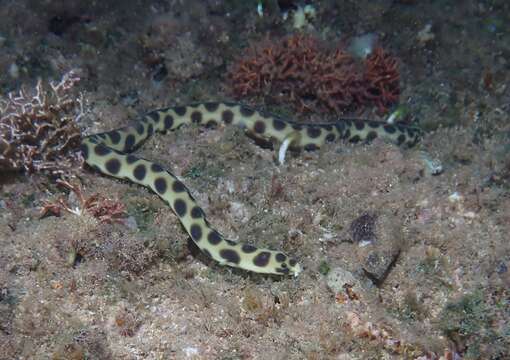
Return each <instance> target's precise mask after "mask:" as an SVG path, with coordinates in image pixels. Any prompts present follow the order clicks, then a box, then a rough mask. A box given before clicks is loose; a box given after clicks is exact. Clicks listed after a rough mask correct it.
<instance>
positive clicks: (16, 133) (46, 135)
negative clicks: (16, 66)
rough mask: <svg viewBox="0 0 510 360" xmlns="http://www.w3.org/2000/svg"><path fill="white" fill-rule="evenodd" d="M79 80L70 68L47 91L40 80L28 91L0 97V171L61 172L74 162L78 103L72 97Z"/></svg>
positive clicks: (76, 155) (76, 157)
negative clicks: (69, 70) (4, 97)
mask: <svg viewBox="0 0 510 360" xmlns="http://www.w3.org/2000/svg"><path fill="white" fill-rule="evenodd" d="M79 80H80V79H79V77H78V76H77V74H76V73H75V72H73V71H71V72H69V73H67V74H65V75H64V76H63V77H62V80H61V81H60V82H58V83H53V82H50V84H49V88H50V89H49V90H47V89H46V87H45V86H43V83H42V81H41V80H39V81H38V82H37V85H36V87H35V89H34V90H33V91H32V92H27V91H26V90H23V89H22V90H20V91H19V92H18V93H11V94H9V95H8V97H7V99H2V98H0V171H26V172H28V173H33V172H41V171H45V172H48V173H52V174H58V173H62V172H65V170H66V169H70V168H71V167H72V166H73V165H74V164H76V163H77V162H78V159H79V155H78V154H77V153H76V152H74V153H73V150H76V149H77V147H78V145H79V143H80V137H81V133H80V129H79V128H78V126H77V120H78V119H79V118H80V117H81V115H82V114H83V109H82V102H81V100H80V99H79V98H77V97H76V96H73V87H74V85H75V84H76V82H78V81H79Z"/></svg>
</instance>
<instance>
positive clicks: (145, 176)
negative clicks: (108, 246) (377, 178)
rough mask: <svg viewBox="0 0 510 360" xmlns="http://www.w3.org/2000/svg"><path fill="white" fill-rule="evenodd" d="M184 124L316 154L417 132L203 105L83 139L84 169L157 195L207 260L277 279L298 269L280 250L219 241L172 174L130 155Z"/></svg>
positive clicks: (409, 141) (407, 140)
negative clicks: (228, 129) (224, 129)
mask: <svg viewBox="0 0 510 360" xmlns="http://www.w3.org/2000/svg"><path fill="white" fill-rule="evenodd" d="M189 123H196V124H203V125H207V126H211V125H219V124H226V125H229V124H234V125H238V126H241V127H242V128H244V129H245V131H246V132H247V133H248V134H249V135H250V136H252V137H254V138H256V139H258V140H262V141H265V142H272V143H277V144H283V143H287V144H288V145H289V147H290V148H291V149H304V150H315V149H318V148H320V147H321V146H322V145H323V144H325V143H326V142H332V141H335V140H339V139H345V140H347V141H350V142H358V141H367V140H368V141H369V140H372V139H374V138H376V137H382V138H385V139H389V140H390V141H392V142H394V143H396V144H398V145H403V144H405V145H408V146H412V145H414V144H415V143H416V142H417V141H418V139H419V136H420V131H419V130H418V129H417V128H414V127H409V126H404V125H400V124H395V125H393V124H387V123H385V122H378V121H368V120H350V119H341V120H338V121H337V122H336V123H331V124H300V123H295V122H291V121H286V120H282V119H280V118H278V117H276V116H272V115H267V114H264V113H262V112H259V111H256V110H254V109H252V108H250V107H247V106H244V105H240V104H232V103H224V102H208V103H201V104H194V105H188V106H176V107H170V108H165V109H158V110H153V111H151V112H149V113H147V114H146V115H145V116H144V117H143V118H142V119H141V120H140V121H139V122H138V123H137V124H136V125H134V126H127V127H124V128H120V129H117V130H112V131H109V132H105V133H101V134H94V135H90V136H88V137H85V138H84V139H83V140H82V144H81V151H82V154H83V157H84V159H85V162H86V163H87V164H88V165H90V166H91V167H93V168H94V169H96V170H98V171H99V172H101V173H103V174H106V175H110V176H113V177H116V178H119V179H127V180H129V181H132V182H134V183H137V184H140V185H143V186H145V187H148V188H149V189H151V190H152V191H154V192H155V193H156V194H158V195H159V196H160V197H161V198H162V199H163V200H164V201H165V202H166V203H167V204H168V205H169V206H170V207H171V208H172V209H173V211H174V212H175V214H176V215H177V216H178V217H179V220H180V221H181V223H182V225H183V226H184V228H185V229H186V231H187V232H188V234H189V235H190V236H191V239H192V240H193V241H194V243H195V244H196V245H197V246H198V248H199V249H200V250H201V251H202V252H203V253H205V254H206V255H207V256H208V257H210V258H212V259H214V260H216V261H217V262H219V263H220V264H223V265H229V266H233V267H238V268H241V269H245V270H248V271H253V272H258V273H268V274H277V275H284V274H290V275H295V276H297V275H298V274H299V273H300V271H301V267H300V265H299V264H298V263H297V262H296V260H294V259H293V258H291V257H289V256H288V255H286V254H284V253H283V252H281V251H274V250H268V249H262V248H257V247H255V246H253V245H250V244H243V243H236V242H233V241H231V240H228V239H226V238H224V237H223V236H222V235H221V234H220V233H219V232H218V231H216V230H215V229H214V228H213V227H212V226H211V225H210V224H209V222H208V221H207V219H206V216H205V213H204V211H203V210H202V208H201V207H200V206H199V205H198V204H197V202H196V201H195V199H194V198H193V197H192V196H191V194H190V192H189V190H188V189H187V188H186V186H185V185H184V184H183V183H182V182H181V181H180V180H179V179H178V178H177V177H176V176H175V175H173V174H172V173H171V172H169V171H167V170H165V169H163V168H162V167H161V166H160V165H158V164H155V163H152V162H150V161H147V160H145V159H141V158H138V157H136V156H134V155H132V154H129V153H130V152H131V151H133V150H135V149H136V148H137V147H138V146H140V145H141V144H142V143H143V142H144V141H145V140H146V139H147V138H149V137H150V136H152V134H154V133H155V132H161V133H164V132H166V131H171V130H175V129H177V128H179V127H180V126H181V125H183V124H189Z"/></svg>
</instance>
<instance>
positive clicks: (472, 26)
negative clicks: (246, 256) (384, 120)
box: [0, 0, 510, 360]
mask: <svg viewBox="0 0 510 360" xmlns="http://www.w3.org/2000/svg"><path fill="white" fill-rule="evenodd" d="M314 5H315V7H316V10H317V16H316V18H315V20H314V21H313V22H312V26H313V29H312V28H308V29H305V30H304V31H305V32H309V33H311V34H315V35H317V36H322V37H324V38H327V39H335V38H338V39H340V38H342V39H349V38H352V37H355V36H358V35H361V34H365V33H375V34H377V35H378V36H379V38H380V42H381V44H382V45H383V46H384V47H385V49H387V50H389V51H391V52H392V53H393V54H394V55H395V56H397V57H398V58H399V62H400V72H401V89H402V94H401V98H400V102H401V104H405V106H406V107H407V108H408V110H409V112H410V113H411V115H412V118H413V119H415V120H416V122H417V124H419V125H420V126H422V127H423V128H424V129H425V130H426V135H425V137H424V138H423V140H422V142H421V143H420V145H419V146H417V147H416V148H413V149H401V148H399V147H396V146H394V145H391V144H387V143H384V142H382V141H375V142H373V143H372V144H365V145H363V144H361V145H349V144H345V143H341V142H340V143H334V144H330V145H328V146H326V147H324V148H323V149H321V150H320V151H318V152H311V153H301V154H298V155H295V156H289V157H288V158H287V161H286V163H285V164H284V165H283V166H277V165H276V164H275V162H274V152H273V151H271V150H268V149H262V148H260V147H258V146H257V145H255V144H254V143H253V142H252V141H251V140H250V139H248V138H246V137H245V136H244V135H243V133H242V131H241V130H237V129H232V128H227V129H225V128H218V129H212V130H206V129H203V128H199V127H187V128H183V129H181V130H179V131H178V132H176V133H171V134H168V135H166V136H156V137H153V138H152V139H151V140H150V141H148V142H147V143H146V144H145V146H144V147H143V149H141V150H140V151H139V154H141V156H143V157H145V158H147V159H151V160H154V161H156V162H158V163H159V164H162V165H164V166H165V167H167V168H169V169H171V170H172V171H173V172H174V173H175V174H176V175H178V176H182V177H183V180H184V181H185V183H186V184H187V185H188V186H189V187H190V189H191V191H192V194H193V195H194V196H195V197H196V199H197V201H198V202H199V203H200V204H201V205H202V206H203V208H204V210H205V212H206V213H207V214H208V218H209V220H210V222H211V223H212V224H214V226H216V227H217V228H218V229H219V230H220V231H221V232H222V233H224V234H226V235H227V236H228V237H229V238H231V239H233V240H242V241H245V242H249V243H252V244H257V245H261V246H268V247H272V248H279V249H283V250H285V251H286V252H287V253H290V254H292V255H294V256H295V257H296V258H297V259H299V261H300V262H301V264H302V265H303V266H304V267H305V270H304V271H303V272H302V273H301V275H300V276H299V277H297V278H290V277H281V278H280V277H272V276H264V275H258V274H250V273H247V272H244V271H242V270H236V269H231V268H225V267H220V266H218V265H216V264H214V263H213V262H212V261H209V260H207V259H206V258H205V257H204V256H202V255H200V254H198V253H197V252H196V251H193V250H190V248H189V246H188V236H187V234H186V233H185V231H184V230H183V229H182V227H181V225H180V223H179V222H178V220H177V218H176V216H175V215H174V214H173V213H172V211H171V210H170V209H169V208H168V207H167V206H165V204H164V203H163V202H162V201H160V199H159V198H158V197H157V196H156V195H154V194H152V193H150V192H149V191H147V190H145V189H143V188H141V187H139V186H135V185H132V184H129V183H127V182H122V181H119V180H116V179H112V178H108V177H104V176H101V175H99V174H98V173H96V172H93V171H91V170H90V169H88V170H83V171H79V174H80V182H81V184H82V185H83V191H84V193H85V194H86V195H91V194H94V193H99V194H101V195H103V196H106V197H108V198H111V199H116V200H118V201H120V202H122V203H123V204H124V205H125V206H126V208H127V209H128V210H127V212H128V215H129V217H130V222H129V224H130V226H126V225H122V224H102V223H100V222H99V221H98V220H97V219H95V218H93V217H92V216H90V215H88V214H84V215H82V216H78V215H75V214H71V213H66V212H64V213H63V214H62V216H61V217H55V216H48V217H45V218H42V219H40V218H39V216H38V213H39V209H40V206H41V205H42V201H43V200H52V199H53V200H54V199H56V198H58V197H59V196H64V198H65V199H66V200H67V201H69V202H70V203H71V204H72V203H73V201H75V199H74V200H73V195H72V194H71V195H69V194H68V193H66V192H65V191H63V190H62V189H61V188H58V187H56V186H55V183H54V181H53V180H51V179H49V178H48V177H46V176H45V175H43V174H34V175H30V176H28V175H25V174H2V175H1V176H2V179H1V185H0V186H1V190H0V197H1V200H0V358H1V359H225V360H226V359H345V360H347V359H414V358H419V359H437V358H439V357H441V358H443V359H463V358H465V359H508V358H510V351H509V350H508V349H509V348H510V340H509V338H510V310H509V309H510V304H509V297H510V291H509V287H510V271H509V269H508V268H509V267H510V241H509V240H510V235H509V232H510V193H509V187H510V182H509V181H510V155H509V153H510V119H509V112H510V89H509V88H508V84H509V80H510V71H509V68H510V63H509V61H510V29H509V28H508V24H509V23H510V22H509V21H510V18H509V17H510V5H509V4H508V3H507V2H506V1H496V0H494V1H474V0H468V1H434V2H425V1H423V2H421V1H403V0H402V1H390V0H385V1H337V2H335V1H323V2H320V3H319V2H316V3H315V4H314ZM272 11H273V13H272V14H266V15H264V17H262V18H260V17H259V16H258V15H257V12H256V1H250V2H243V3H241V2H235V1H219V0H217V1H216V0H211V1H198V0H197V1H164V0H155V1H102V2H97V1H90V2H83V1H73V0H68V1H54V0H45V1H28V0H17V1H8V0H3V1H1V3H0V19H1V21H0V38H1V44H0V69H1V71H0V87H1V90H2V94H3V96H6V94H7V93H8V92H9V91H15V90H19V88H20V86H22V85H24V86H28V87H31V86H33V85H34V84H35V81H36V79H37V78H39V77H41V78H43V79H48V80H51V79H53V80H56V79H59V78H60V77H61V76H62V75H63V74H64V73H65V72H66V71H69V70H71V69H80V71H81V73H80V74H81V77H82V80H81V81H80V83H79V84H78V85H77V87H78V89H79V91H80V92H81V93H82V95H83V99H84V100H85V104H86V113H85V114H84V116H82V117H81V118H80V124H79V125H80V127H81V128H82V129H83V130H84V133H86V134H89V133H93V132H97V131H102V130H109V129H113V128H117V127H121V126H123V125H125V124H126V123H127V121H128V119H135V118H136V117H137V116H138V115H139V114H142V113H144V112H145V111H147V110H150V109H153V108H157V107H162V106H169V105H176V104H186V103H190V102H196V101H204V100H218V101H221V100H230V99H231V96H230V95H229V93H228V91H227V89H226V85H225V77H224V74H225V71H226V69H227V68H228V66H229V64H230V63H231V62H232V61H233V60H234V59H235V56H236V55H238V54H239V53H240V52H242V51H243V50H242V49H243V48H244V47H245V46H246V44H248V43H249V42H250V41H256V39H260V38H262V37H263V36H265V34H266V33H271V34H273V35H274V36H283V35H286V34H290V33H292V31H294V30H293V28H292V22H291V20H289V21H286V22H283V21H281V15H280V14H278V13H277V12H276V13H275V11H276V10H274V9H273V10H272ZM427 24H430V26H431V27H430V29H429V31H425V32H422V30H424V29H425V28H426V26H427ZM425 30H426V29H425ZM149 33H150V34H151V35H150V36H148V35H147V34H149ZM144 47H146V48H147V47H149V48H151V49H152V50H154V51H157V52H159V53H160V54H164V59H165V67H166V73H165V72H163V73H161V71H160V72H159V73H158V69H155V68H154V67H153V66H151V63H150V59H147V58H146V53H144V50H143V49H144ZM13 64H16V65H13ZM246 102H247V103H251V104H253V105H258V106H262V107H264V103H254V102H253V99H246ZM314 116H315V117H316V118H320V117H321V114H315V115H314ZM330 118H331V117H330ZM299 120H306V117H300V118H299ZM423 152H426V154H427V155H426V157H427V159H428V162H427V160H424V155H423V154H424V153H423ZM431 160H434V161H436V162H438V163H440V164H441V165H442V167H443V171H442V173H440V174H438V175H432V174H431V173H430V166H429V165H427V164H428V163H429V164H430V161H431ZM363 215H365V219H367V216H368V217H373V218H374V219H375V220H374V221H375V225H374V239H373V240H374V241H373V242H372V243H370V244H368V245H366V246H360V245H359V244H358V243H356V242H353V241H352V240H353V239H352V238H353V236H352V231H351V224H352V223H353V221H355V220H356V219H358V218H360V217H361V216H363ZM73 249H74V250H75V252H78V253H79V257H78V258H77V259H74V261H71V262H72V264H70V261H69V256H70V253H71V254H72V252H73ZM346 284H347V285H346Z"/></svg>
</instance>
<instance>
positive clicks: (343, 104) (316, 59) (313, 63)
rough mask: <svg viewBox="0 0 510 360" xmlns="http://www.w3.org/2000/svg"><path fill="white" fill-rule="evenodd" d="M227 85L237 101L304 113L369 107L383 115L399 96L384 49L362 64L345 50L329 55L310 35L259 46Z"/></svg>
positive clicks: (392, 62) (233, 72)
mask: <svg viewBox="0 0 510 360" xmlns="http://www.w3.org/2000/svg"><path fill="white" fill-rule="evenodd" d="M228 82H229V85H230V87H231V90H232V92H233V94H234V96H236V97H238V98H240V97H258V96H263V97H270V98H272V99H273V100H274V101H276V102H277V103H286V102H287V103H291V104H292V105H293V106H294V107H295V108H296V109H297V110H298V111H299V112H303V113H304V112H310V111H313V112H317V113H328V112H330V113H335V114H342V113H344V112H346V111H354V110H358V109H360V108H363V107H366V106H377V108H378V109H379V111H381V112H384V111H386V110H387V108H388V107H389V106H390V105H392V104H394V103H395V102H397V101H398V96H399V92H400V89H399V72H398V66H397V61H396V59H395V58H393V57H391V56H390V55H388V54H387V53H385V52H384V51H383V50H382V49H377V50H376V51H374V52H373V53H372V54H371V55H370V56H368V57H367V58H366V59H365V60H364V61H363V62H362V63H357V62H356V61H355V59H354V58H353V57H352V56H351V55H350V54H349V53H347V52H346V51H345V50H344V49H341V48H338V49H335V50H331V49H328V48H327V47H326V46H325V45H324V44H323V43H322V42H321V41H320V40H318V39H316V38H314V37H311V36H306V35H293V36H291V37H287V38H284V39H281V40H277V41H270V40H269V39H265V40H263V41H261V42H260V43H258V44H256V45H255V46H253V47H252V48H251V49H250V50H249V51H248V54H246V55H245V56H243V57H241V58H239V59H237V61H236V62H235V63H234V64H233V65H232V67H231V68H230V70H229V73H228Z"/></svg>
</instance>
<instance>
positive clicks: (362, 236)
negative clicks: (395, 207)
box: [351, 213, 404, 285]
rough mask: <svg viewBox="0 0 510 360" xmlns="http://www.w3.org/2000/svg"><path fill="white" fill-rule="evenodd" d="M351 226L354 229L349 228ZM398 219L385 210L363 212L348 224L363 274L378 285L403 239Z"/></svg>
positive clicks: (397, 254)
mask: <svg viewBox="0 0 510 360" xmlns="http://www.w3.org/2000/svg"><path fill="white" fill-rule="evenodd" d="M353 229H354V230H353ZM402 230H403V224H402V220H401V219H399V218H398V217H397V216H395V215H393V214H391V213H388V214H379V215H377V216H376V215H373V214H372V215H367V214H364V215H362V216H360V217H359V218H357V219H356V220H354V221H353V222H352V224H351V233H352V237H353V241H355V242H357V243H359V245H360V246H359V247H358V251H357V255H358V259H359V262H360V264H361V267H362V269H363V271H364V272H365V274H366V275H367V277H368V278H369V279H370V280H371V281H372V282H373V283H374V284H375V285H380V284H381V283H382V282H383V281H384V279H385V278H386V276H388V273H389V272H390V270H391V268H392V266H393V264H394V263H395V261H396V260H397V258H398V256H399V254H400V251H401V248H402V245H403V243H404V233H403V231H402Z"/></svg>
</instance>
